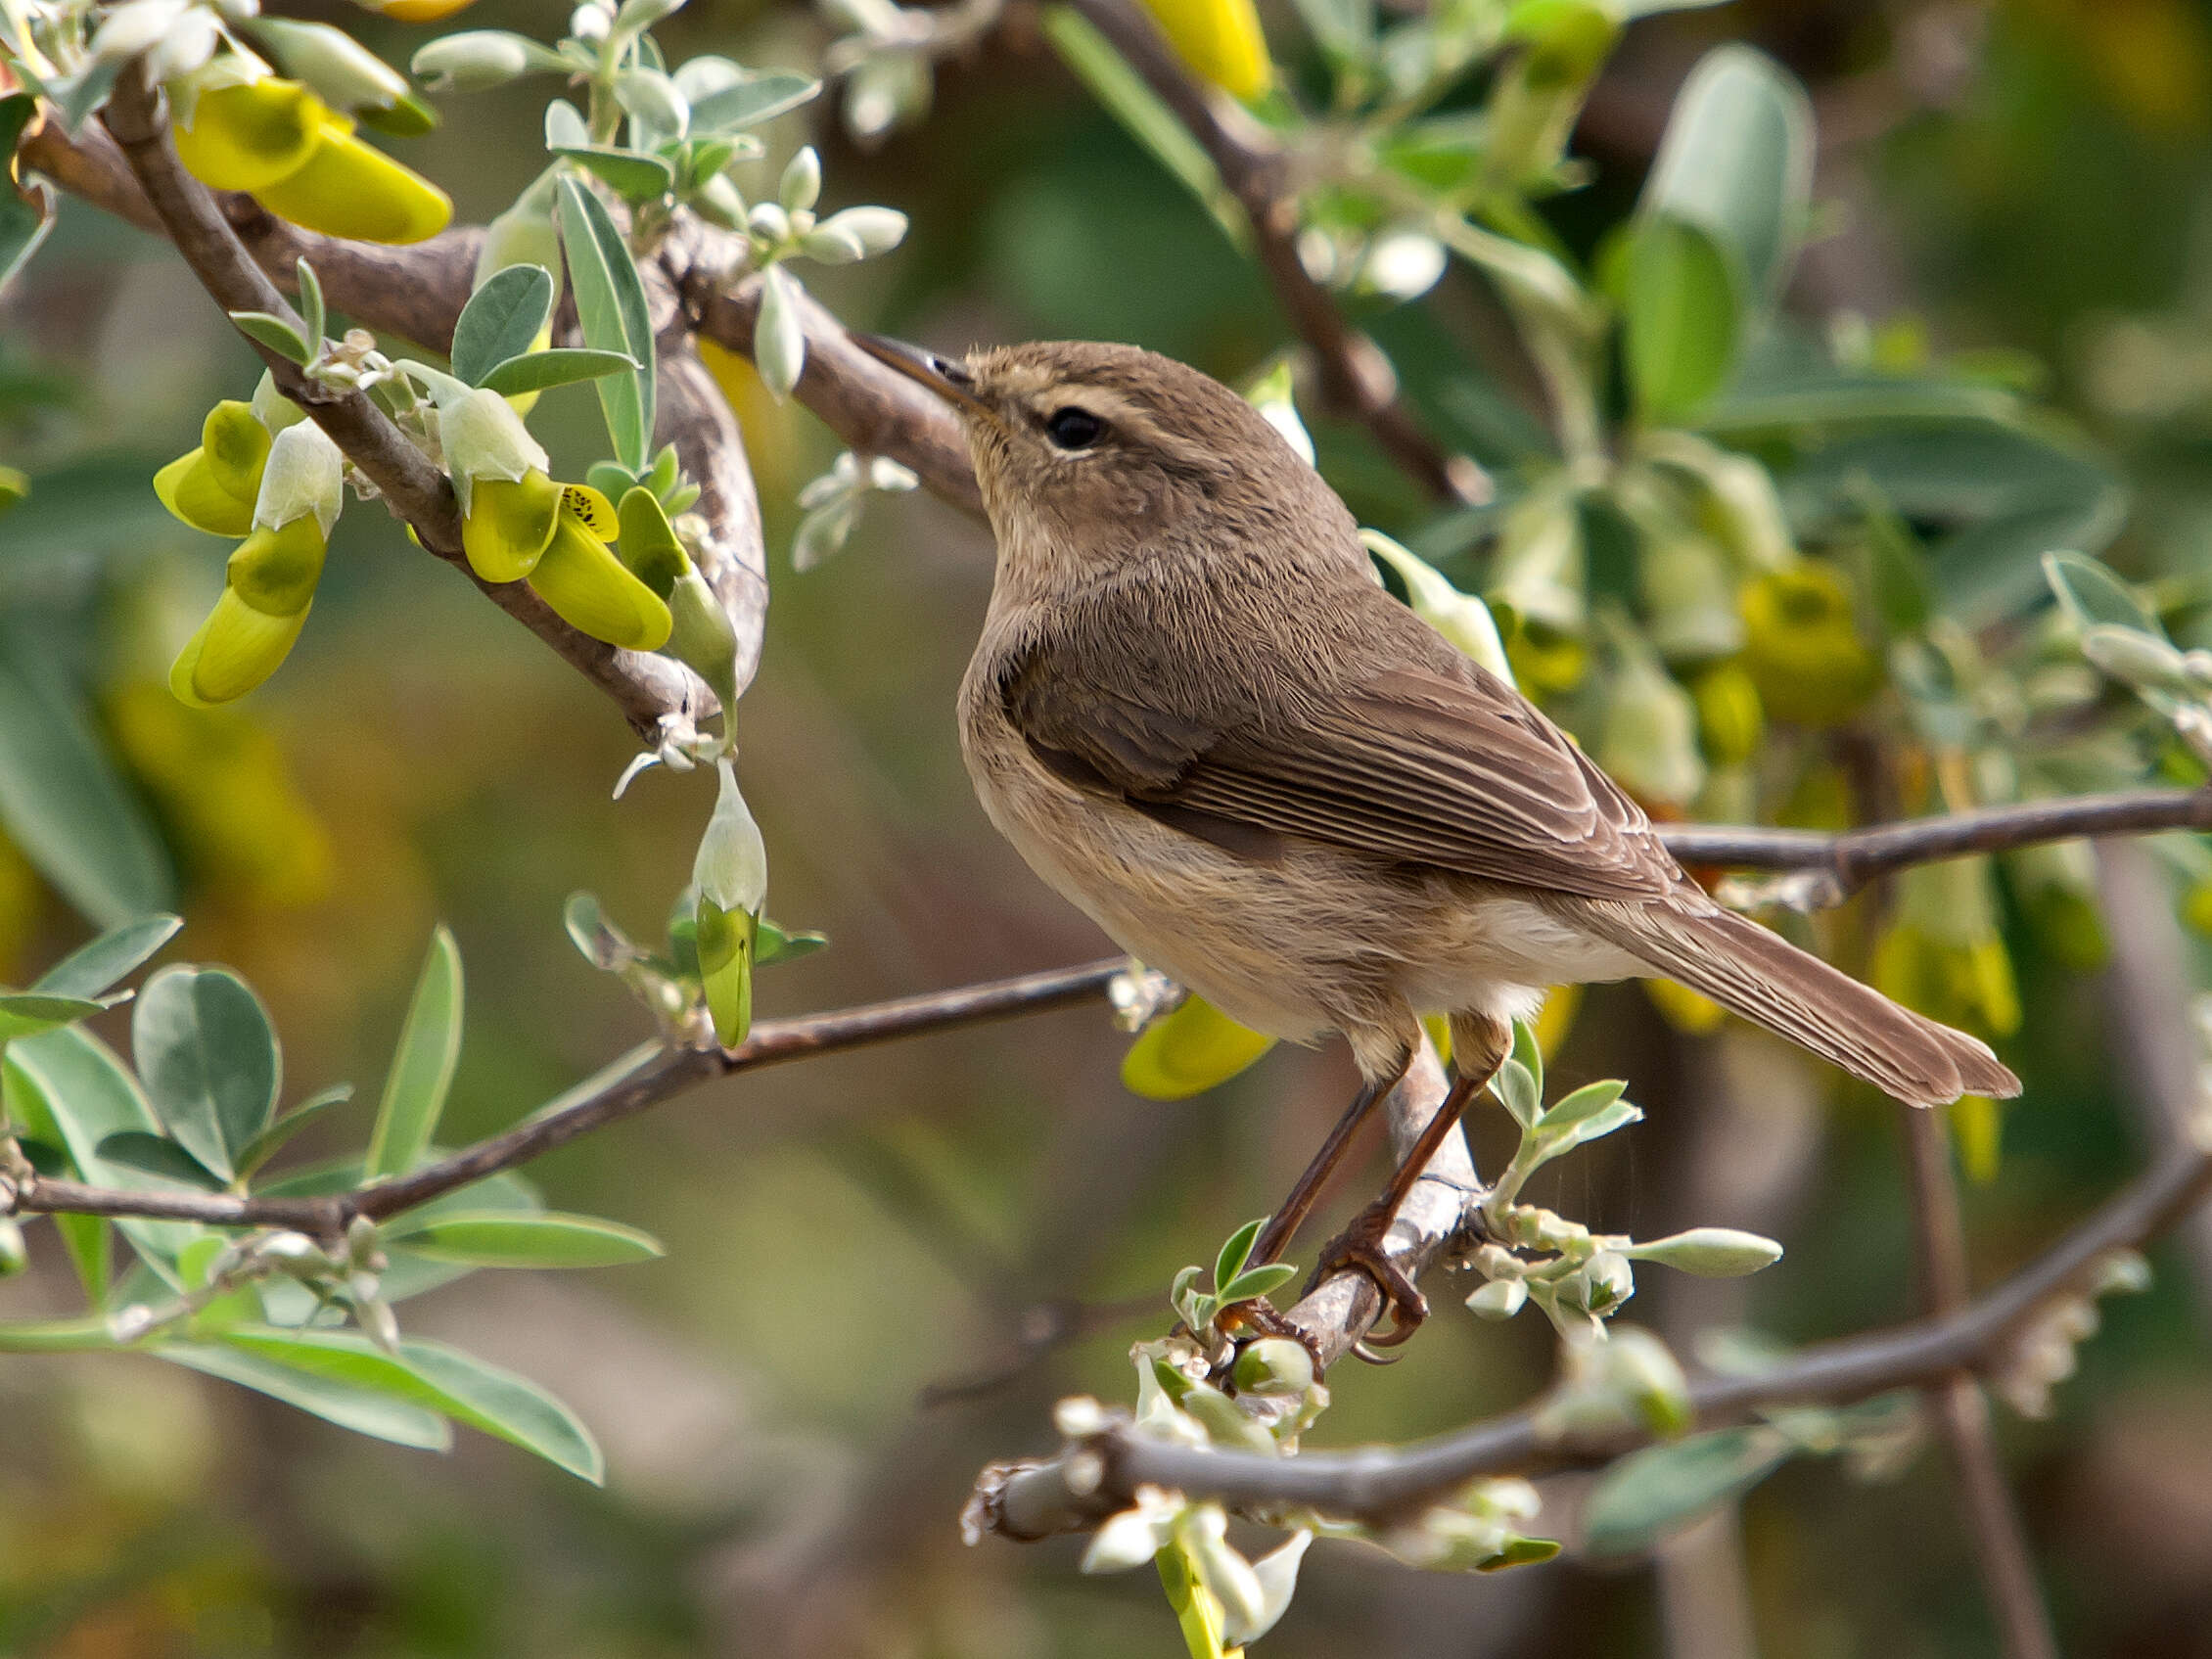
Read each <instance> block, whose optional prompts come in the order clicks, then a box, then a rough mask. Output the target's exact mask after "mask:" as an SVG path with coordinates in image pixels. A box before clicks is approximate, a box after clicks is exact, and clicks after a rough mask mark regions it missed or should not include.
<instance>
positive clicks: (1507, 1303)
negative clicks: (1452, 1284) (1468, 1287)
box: [1467, 1278, 1529, 1319]
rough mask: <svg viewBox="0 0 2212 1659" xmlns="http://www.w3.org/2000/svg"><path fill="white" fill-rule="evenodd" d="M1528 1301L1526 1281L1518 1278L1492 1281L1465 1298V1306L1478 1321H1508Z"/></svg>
mask: <svg viewBox="0 0 2212 1659" xmlns="http://www.w3.org/2000/svg"><path fill="white" fill-rule="evenodd" d="M1528 1299H1529V1287H1528V1283H1527V1281H1526V1280H1523V1279H1518V1278H1498V1279H1492V1280H1491V1281H1490V1282H1489V1283H1488V1284H1486V1285H1484V1286H1483V1287H1482V1288H1481V1289H1480V1290H1478V1291H1476V1292H1475V1293H1474V1294H1473V1295H1472V1296H1470V1297H1468V1298H1467V1306H1468V1308H1469V1309H1470V1310H1472V1311H1473V1313H1474V1315H1475V1317H1477V1318H1478V1319H1510V1318H1511V1317H1512V1316H1513V1315H1514V1314H1515V1313H1519V1312H1520V1311H1521V1309H1522V1306H1523V1305H1524V1304H1526V1303H1527V1301H1528Z"/></svg>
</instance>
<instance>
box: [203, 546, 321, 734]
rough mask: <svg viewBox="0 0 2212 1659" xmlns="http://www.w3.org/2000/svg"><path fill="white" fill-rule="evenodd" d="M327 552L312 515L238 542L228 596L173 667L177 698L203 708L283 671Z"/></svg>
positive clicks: (225, 591) (243, 692)
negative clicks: (283, 665) (282, 668)
mask: <svg viewBox="0 0 2212 1659" xmlns="http://www.w3.org/2000/svg"><path fill="white" fill-rule="evenodd" d="M324 550H325V542H324V536H323V528H322V525H321V523H320V522H319V521H318V520H317V519H316V518H315V516H314V515H313V514H312V513H302V514H301V515H300V517H298V518H296V519H294V520H292V521H291V523H289V524H286V525H284V526H281V527H279V528H276V529H270V528H267V527H262V528H259V529H256V530H254V531H253V533H252V534H251V535H249V536H248V537H247V538H246V539H245V540H244V541H242V542H240V543H239V544H238V547H237V549H236V551H234V552H233V553H232V554H231V556H230V566H229V570H228V572H227V576H228V582H227V585H226V586H225V587H224V588H223V594H222V597H221V598H220V599H218V600H216V601H215V608H214V609H213V610H212V611H210V612H208V613H207V621H206V622H202V623H201V624H200V631H199V632H198V633H195V634H194V635H193V636H192V638H191V639H190V640H189V641H188V642H187V643H186V645H185V648H184V649H183V650H182V651H180V652H179V653H178V654H177V660H176V662H175V664H174V665H172V666H171V668H170V669H169V689H170V690H171V691H173V692H174V693H175V694H176V696H177V699H178V701H180V702H183V703H189V704H192V705H194V706H195V707H203V708H204V707H206V706H207V705H208V704H211V703H227V702H229V701H230V700H231V699H232V698H234V697H243V696H245V695H246V693H248V692H249V691H252V690H253V688H254V687H255V686H257V685H259V684H260V683H261V682H262V681H263V680H265V679H267V678H268V677H269V675H271V674H273V673H275V672H276V670H277V668H278V667H279V666H280V665H282V663H283V662H284V660H285V658H286V657H287V656H289V655H291V652H292V647H293V644H294V642H295V641H297V640H298V639H299V637H300V629H301V628H302V627H304V626H305V625H306V623H307V612H308V609H309V607H310V606H312V605H313V603H314V599H315V584H316V582H317V581H319V580H320V579H321V577H322V574H323V554H324Z"/></svg>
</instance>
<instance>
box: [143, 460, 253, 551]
mask: <svg viewBox="0 0 2212 1659" xmlns="http://www.w3.org/2000/svg"><path fill="white" fill-rule="evenodd" d="M154 493H155V494H156V495H157V496H159V497H161V505H162V506H164V507H166V508H167V509H168V510H169V511H170V513H171V514H173V515H174V516H175V517H177V518H179V519H182V520H183V521H184V522H185V523H186V524H188V525H190V526H191V527H192V528H193V529H194V530H206V531H207V533H208V534H209V535H244V534H245V533H246V532H247V531H248V530H252V529H253V496H252V495H251V494H248V495H246V496H243V497H241V496H237V495H233V494H232V493H231V492H230V491H229V490H227V489H225V488H224V487H223V486H222V484H220V483H219V482H217V480H216V478H215V470H214V468H213V467H211V466H209V465H208V463H207V450H206V449H205V448H201V449H194V450H192V451H191V452H190V453H188V454H184V455H179V456H178V457H177V458H176V459H175V460H173V461H171V462H170V463H169V464H168V465H167V466H165V467H163V468H162V469H161V471H160V472H158V473H156V474H155V475H154Z"/></svg>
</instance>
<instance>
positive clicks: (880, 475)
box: [868, 455, 922, 495]
mask: <svg viewBox="0 0 2212 1659" xmlns="http://www.w3.org/2000/svg"><path fill="white" fill-rule="evenodd" d="M921 482H922V481H921V479H920V477H919V476H918V475H916V473H915V472H914V469H913V468H911V467H906V466H901V465H899V462H897V461H894V460H893V459H892V458H891V457H890V456H888V455H871V456H869V457H868V487H869V488H870V489H880V490H882V491H883V492H884V493H885V494H886V495H903V494H904V493H905V492H906V491H907V490H909V489H914V488H918V487H919V486H920V484H921Z"/></svg>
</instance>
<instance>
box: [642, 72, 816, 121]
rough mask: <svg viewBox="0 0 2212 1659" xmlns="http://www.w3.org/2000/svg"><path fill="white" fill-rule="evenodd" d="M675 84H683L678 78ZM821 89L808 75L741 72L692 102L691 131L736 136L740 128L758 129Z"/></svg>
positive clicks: (797, 106) (796, 106)
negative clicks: (732, 133)
mask: <svg viewBox="0 0 2212 1659" xmlns="http://www.w3.org/2000/svg"><path fill="white" fill-rule="evenodd" d="M677 84H678V85H681V84H683V83H682V77H681V76H679V77H678V80H677ZM821 89H822V83H821V82H820V81H818V80H816V79H814V78H813V77H812V76H811V75H803V74H793V73H792V72H790V71H789V70H786V69H769V70H766V71H764V72H760V73H751V72H742V78H740V79H737V80H733V81H730V82H729V83H728V84H726V85H724V86H722V87H721V88H719V89H718V90H716V91H714V92H710V93H708V94H707V95H706V96H704V97H694V98H693V99H692V100H691V130H692V131H693V132H695V133H699V132H735V131H737V130H738V129H739V128H740V127H749V126H758V125H760V123H761V122H762V121H765V120H772V119H773V118H774V117H775V116H777V115H782V114H783V113H784V112H785V111H787V110H796V109H798V108H799V106H800V105H802V104H804V103H806V101H807V100H808V99H810V98H812V97H813V96H814V95H815V94H816V93H818V92H820V91H821ZM686 90H687V91H688V90H689V89H688V88H686Z"/></svg>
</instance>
